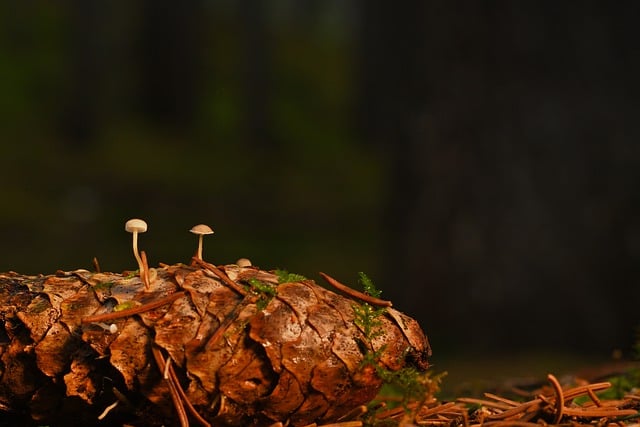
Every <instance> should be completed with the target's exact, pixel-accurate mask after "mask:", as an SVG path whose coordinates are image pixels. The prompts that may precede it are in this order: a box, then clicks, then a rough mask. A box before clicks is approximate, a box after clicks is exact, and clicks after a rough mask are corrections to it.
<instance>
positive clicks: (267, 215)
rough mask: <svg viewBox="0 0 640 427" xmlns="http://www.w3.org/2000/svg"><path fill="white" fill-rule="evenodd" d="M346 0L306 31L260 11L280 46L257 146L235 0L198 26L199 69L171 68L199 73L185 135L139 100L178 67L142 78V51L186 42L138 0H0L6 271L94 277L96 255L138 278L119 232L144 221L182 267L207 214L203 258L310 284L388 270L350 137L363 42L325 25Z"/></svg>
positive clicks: (371, 190)
mask: <svg viewBox="0 0 640 427" xmlns="http://www.w3.org/2000/svg"><path fill="white" fill-rule="evenodd" d="M176 7H177V6H176ZM335 7H336V5H335V4H333V5H330V6H327V7H321V8H320V9H321V10H320V13H319V14H318V16H316V17H312V16H310V17H307V18H305V19H306V20H307V24H308V25H300V18H299V17H297V16H294V14H295V5H294V4H293V3H287V2H280V3H278V5H277V6H274V7H269V8H268V10H267V12H268V13H266V14H265V16H263V17H261V18H260V19H261V25H263V27H264V28H263V29H264V36H265V37H266V39H265V40H264V41H263V43H261V46H265V47H266V49H268V51H267V52H262V55H264V57H265V58H266V59H265V62H264V64H263V65H264V69H261V70H250V71H252V72H257V73H258V74H259V73H264V76H265V82H266V84H267V85H268V86H267V87H266V88H265V91H266V94H265V95H264V96H263V98H261V99H260V100H257V101H256V102H262V103H263V106H262V107H261V108H263V110H262V114H263V115H264V117H260V118H259V119H260V120H263V122H264V123H265V126H266V127H265V128H263V129H260V130H261V131H262V132H263V134H264V139H265V141H261V140H259V138H255V135H253V136H252V135H249V136H248V135H247V132H246V129H247V127H250V126H251V125H252V123H251V120H252V118H251V117H248V115H247V114H248V113H247V111H249V110H250V109H251V103H252V93H251V88H250V87H248V86H250V82H248V79H247V77H246V72H247V70H246V67H247V66H246V62H247V61H249V63H251V61H252V56H253V55H256V54H257V53H256V52H253V51H251V45H250V44H247V42H246V40H245V39H246V31H247V28H246V26H245V24H246V22H244V21H243V19H244V17H243V12H242V10H241V9H239V8H237V7H236V6H234V5H233V4H231V3H227V2H221V3H219V4H216V5H213V4H208V3H206V4H205V3H202V4H201V9H200V12H201V13H202V16H199V17H198V18H199V19H198V20H197V21H196V23H194V24H193V25H198V28H197V31H196V34H197V36H198V39H197V41H198V46H196V48H194V49H193V51H194V53H193V55H195V56H197V58H196V59H197V60H196V61H194V63H196V64H197V69H196V70H193V69H191V70H188V69H185V70H179V69H178V71H177V73H178V75H180V73H181V72H182V71H184V73H185V75H184V78H185V79H189V78H190V77H191V76H196V78H197V82H195V83H194V84H195V85H196V87H195V89H193V90H194V92H195V98H194V104H195V105H194V106H193V114H192V115H191V116H190V117H189V120H188V125H187V126H182V125H177V126H176V125H174V124H173V123H171V118H170V117H169V119H168V120H167V121H166V122H159V121H158V120H155V119H154V118H153V117H150V116H149V114H148V111H146V110H145V109H144V108H143V107H140V105H144V102H143V101H144V99H141V98H142V97H143V95H141V92H140V90H139V86H140V84H142V83H145V82H146V81H147V80H151V79H154V78H157V76H155V75H153V74H155V73H156V72H157V73H158V74H160V75H166V74H163V70H162V69H154V68H153V67H148V66H147V67H146V68H145V65H144V64H143V63H142V59H141V55H140V50H139V49H140V47H139V46H138V44H139V43H140V42H139V41H140V40H146V43H147V44H146V45H143V46H142V49H143V50H144V49H147V50H153V49H155V50H157V51H158V52H157V53H156V54H157V55H159V56H162V55H163V54H165V49H168V46H166V45H163V44H162V43H165V42H166V40H171V39H172V38H175V39H176V40H177V42H179V41H180V40H181V34H180V33H176V34H169V35H168V36H167V37H164V38H161V39H160V40H154V38H153V34H145V33H144V32H145V31H148V27H149V26H153V25H161V24H162V23H161V22H160V23H157V22H156V23H154V22H152V21H151V22H147V23H146V24H145V18H144V13H145V12H147V11H146V10H145V9H144V8H142V7H141V6H140V5H133V4H130V5H124V4H123V5H113V4H109V5H96V6H93V9H91V7H89V6H80V5H79V4H76V3H74V2H70V3H65V4H63V5H58V4H56V5H54V4H48V3H46V2H35V3H30V4H29V5H24V4H13V5H8V4H5V5H3V6H1V8H2V9H3V10H0V15H1V16H2V17H3V18H0V20H1V21H2V25H0V27H1V29H0V92H1V93H2V94H3V96H2V97H0V114H1V115H2V117H3V125H2V127H0V139H1V140H2V141H4V142H3V143H2V144H1V145H0V155H2V159H4V161H3V166H2V168H1V170H0V177H1V179H2V182H3V185H2V186H1V187H0V197H1V200H2V209H1V210H0V230H1V231H2V233H3V236H4V238H3V240H2V245H0V255H1V256H0V270H3V271H4V270H18V271H20V272H24V273H38V272H43V273H52V272H54V271H55V270H56V269H58V268H60V269H73V268H79V267H85V268H87V267H89V266H90V265H91V259H92V258H93V257H94V256H97V257H98V259H99V261H100V263H101V265H102V268H103V269H105V270H114V271H119V270H124V269H127V268H133V267H134V266H135V262H134V260H133V257H132V256H131V254H130V248H129V245H128V240H129V238H130V236H128V235H127V234H126V233H125V232H124V229H123V227H124V222H125V221H126V220H127V219H128V218H130V217H142V218H144V219H145V220H147V222H148V223H149V231H148V233H146V234H144V235H142V236H141V237H140V246H141V249H143V250H145V251H146V252H147V254H148V257H149V259H150V263H151V264H155V263H157V262H159V261H162V262H168V263H172V262H178V261H185V260H188V259H189V258H190V257H191V255H192V254H193V252H194V251H195V247H196V242H195V241H194V240H193V238H192V237H193V236H191V235H190V234H189V233H188V231H187V230H188V229H189V228H190V227H191V226H192V225H193V224H195V223H199V222H205V223H208V224H209V225H211V226H212V227H213V228H214V230H215V231H216V234H215V236H214V238H213V239H210V240H209V241H208V242H207V243H206V244H205V257H206V258H207V260H208V261H212V262H216V263H226V262H233V261H235V259H237V258H239V257H249V258H250V259H251V260H252V261H253V262H254V263H255V264H257V265H260V266H262V267H266V268H275V267H286V268H289V269H291V270H293V271H299V272H301V273H303V274H305V275H307V276H309V277H314V275H315V273H316V271H318V270H320V269H325V270H327V271H332V272H333V273H334V274H336V275H338V276H340V275H343V274H344V275H346V274H347V273H352V272H353V271H354V270H356V271H357V270H362V269H366V270H367V271H372V272H373V273H374V274H375V272H377V271H379V270H378V268H377V267H376V265H377V264H378V263H379V259H378V258H377V257H378V254H377V252H378V249H379V245H380V241H379V236H378V233H377V232H376V229H377V228H378V227H379V226H380V225H379V222H380V214H379V211H380V208H381V197H382V195H383V193H382V192H381V188H383V187H384V186H383V185H382V184H383V182H384V170H383V168H382V162H381V159H380V158H379V157H378V155H377V154H376V153H375V152H372V151H371V150H368V149H365V147H363V146H362V145H361V144H359V143H358V141H357V140H356V138H355V137H354V133H353V129H351V128H350V121H349V117H350V116H351V115H352V114H353V112H352V107H353V106H352V101H353V85H352V78H353V63H352V52H351V40H350V39H349V37H348V35H346V34H345V28H346V25H347V23H345V22H342V23H340V22H338V23H337V24H336V21H334V20H331V19H330V16H329V15H331V14H336V13H337V14H338V15H340V14H343V15H344V14H346V13H347V12H348V11H347V9H346V8H341V7H339V6H338V7H337V9H332V10H327V9H331V8H335ZM176 13H177V12H176ZM167 31H170V29H167ZM179 48H180V49H182V47H179ZM184 48H185V49H187V48H189V46H184ZM166 54H167V55H168V54H169V53H166ZM168 60H171V58H168ZM162 64H164V62H163V61H158V66H159V67H160V66H161V65H162ZM174 65H175V66H176V67H178V68H179V67H180V66H181V64H174ZM84 66H86V67H87V69H86V70H85V69H83V68H82V67H84ZM186 66H187V65H185V67H186ZM145 73H147V74H145ZM169 76H171V75H169ZM169 83H170V82H167V84H169ZM178 83H179V84H182V83H184V84H185V86H188V84H187V83H189V82H180V81H178ZM160 87H162V85H160ZM185 90H186V89H185ZM78 104H79V105H80V106H81V107H82V108H79V109H78V107H77V105H78ZM83 106H84V107H83ZM74 108H76V109H75V110H74ZM178 108H179V106H178ZM74 114H77V116H74ZM70 115H71V116H70ZM85 119H88V121H85V122H82V123H81V121H83V120H85ZM82 126H87V127H88V128H89V131H88V132H87V133H86V134H82V135H87V136H81V137H78V136H77V135H76V134H75V133H74V131H73V130H74V129H75V128H76V127H80V128H81V127H82ZM69 128H71V131H70V130H69Z"/></svg>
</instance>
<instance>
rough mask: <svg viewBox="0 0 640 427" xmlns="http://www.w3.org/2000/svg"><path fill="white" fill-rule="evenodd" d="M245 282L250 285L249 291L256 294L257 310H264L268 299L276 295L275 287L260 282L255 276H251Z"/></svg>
mask: <svg viewBox="0 0 640 427" xmlns="http://www.w3.org/2000/svg"><path fill="white" fill-rule="evenodd" d="M247 282H249V285H251V291H253V292H254V293H256V294H258V300H257V301H256V307H257V308H258V310H264V309H265V308H266V307H267V305H268V304H269V301H271V299H273V297H274V296H276V293H277V291H276V287H275V286H274V285H272V284H269V283H265V282H262V281H260V280H258V279H256V278H255V277H252V278H251V279H249V280H248V281H247Z"/></svg>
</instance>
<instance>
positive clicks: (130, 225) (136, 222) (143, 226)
mask: <svg viewBox="0 0 640 427" xmlns="http://www.w3.org/2000/svg"><path fill="white" fill-rule="evenodd" d="M124 229H125V230H127V232H129V233H133V255H134V256H135V257H136V261H138V268H139V269H140V277H143V276H144V264H143V263H142V258H140V254H139V253H138V233H144V232H145V231H147V223H146V222H144V221H143V220H141V219H138V218H134V219H130V220H129V221H127V223H126V224H125V225H124Z"/></svg>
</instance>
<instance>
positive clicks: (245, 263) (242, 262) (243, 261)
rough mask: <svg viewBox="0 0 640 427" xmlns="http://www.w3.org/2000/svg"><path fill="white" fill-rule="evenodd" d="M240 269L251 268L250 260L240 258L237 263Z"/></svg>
mask: <svg viewBox="0 0 640 427" xmlns="http://www.w3.org/2000/svg"><path fill="white" fill-rule="evenodd" d="M236 265H237V266H238V267H251V260H249V259H248V258H240V259H239V260H237V261H236Z"/></svg>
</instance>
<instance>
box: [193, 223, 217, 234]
mask: <svg viewBox="0 0 640 427" xmlns="http://www.w3.org/2000/svg"><path fill="white" fill-rule="evenodd" d="M189 231H190V232H192V233H193V234H197V235H199V236H204V235H205V234H213V230H212V229H211V227H209V226H208V225H206V224H198V225H194V226H193V227H192V228H191V230H189Z"/></svg>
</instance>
